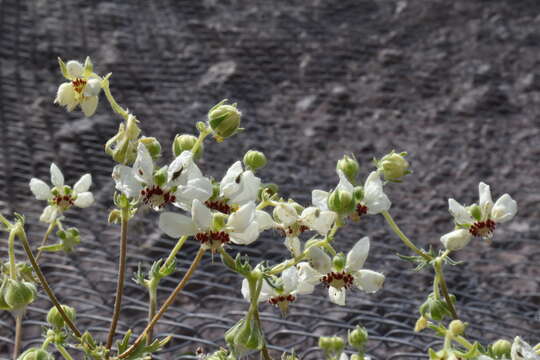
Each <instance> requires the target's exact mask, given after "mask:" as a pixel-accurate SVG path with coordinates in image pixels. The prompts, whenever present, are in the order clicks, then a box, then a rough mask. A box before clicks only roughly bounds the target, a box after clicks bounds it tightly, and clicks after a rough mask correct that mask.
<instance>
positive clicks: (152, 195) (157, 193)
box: [141, 185, 176, 209]
mask: <svg viewBox="0 0 540 360" xmlns="http://www.w3.org/2000/svg"><path fill="white" fill-rule="evenodd" d="M141 196H142V201H143V203H144V204H145V205H148V206H150V207H152V208H155V209H156V208H157V209H161V208H162V207H164V206H165V205H167V204H169V203H173V202H175V201H176V196H174V195H173V194H171V193H170V192H169V191H164V190H163V189H161V188H160V187H159V186H157V185H154V186H152V187H151V188H148V187H147V188H144V189H143V190H141Z"/></svg>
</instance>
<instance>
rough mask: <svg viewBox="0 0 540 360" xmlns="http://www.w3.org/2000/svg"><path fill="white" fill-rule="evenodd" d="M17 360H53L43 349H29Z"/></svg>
mask: <svg viewBox="0 0 540 360" xmlns="http://www.w3.org/2000/svg"><path fill="white" fill-rule="evenodd" d="M17 360H54V357H53V356H52V355H51V354H49V353H48V352H47V351H45V350H43V349H40V348H31V349H28V350H26V351H25V352H23V353H22V354H21V355H20V356H19V357H18V358H17Z"/></svg>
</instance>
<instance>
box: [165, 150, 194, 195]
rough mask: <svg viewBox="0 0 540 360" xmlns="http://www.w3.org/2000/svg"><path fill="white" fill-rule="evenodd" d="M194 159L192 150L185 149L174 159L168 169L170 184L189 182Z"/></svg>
mask: <svg viewBox="0 0 540 360" xmlns="http://www.w3.org/2000/svg"><path fill="white" fill-rule="evenodd" d="M192 159H193V155H192V154H191V151H183V152H182V153H181V154H180V155H178V156H177V157H176V159H174V160H173V162H172V163H171V165H169V167H168V169H167V181H168V182H169V185H170V186H175V185H184V184H185V183H186V182H187V180H188V177H189V172H190V168H191V165H192V164H193V160H192Z"/></svg>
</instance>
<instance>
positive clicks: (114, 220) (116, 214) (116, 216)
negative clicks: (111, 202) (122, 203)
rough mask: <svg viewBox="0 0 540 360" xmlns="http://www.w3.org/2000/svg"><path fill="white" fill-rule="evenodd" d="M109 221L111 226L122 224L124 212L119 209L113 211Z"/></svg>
mask: <svg viewBox="0 0 540 360" xmlns="http://www.w3.org/2000/svg"><path fill="white" fill-rule="evenodd" d="M108 220H109V224H120V222H121V221H122V212H121V211H120V210H118V209H114V210H111V212H110V213H109V219H108Z"/></svg>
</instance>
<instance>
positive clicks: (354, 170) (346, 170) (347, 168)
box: [336, 155, 360, 184]
mask: <svg viewBox="0 0 540 360" xmlns="http://www.w3.org/2000/svg"><path fill="white" fill-rule="evenodd" d="M336 170H341V171H342V172H343V174H345V176H346V177H347V180H349V181H350V183H351V184H355V183H356V176H357V175H358V172H359V171H360V165H358V161H356V159H355V157H354V155H353V156H349V155H344V156H343V157H342V158H341V159H340V160H338V162H337V165H336Z"/></svg>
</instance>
